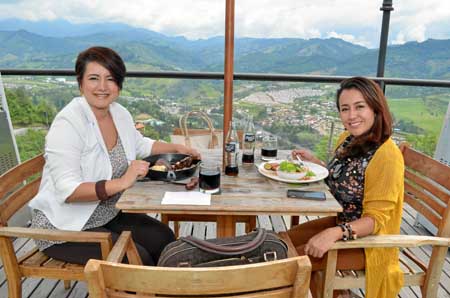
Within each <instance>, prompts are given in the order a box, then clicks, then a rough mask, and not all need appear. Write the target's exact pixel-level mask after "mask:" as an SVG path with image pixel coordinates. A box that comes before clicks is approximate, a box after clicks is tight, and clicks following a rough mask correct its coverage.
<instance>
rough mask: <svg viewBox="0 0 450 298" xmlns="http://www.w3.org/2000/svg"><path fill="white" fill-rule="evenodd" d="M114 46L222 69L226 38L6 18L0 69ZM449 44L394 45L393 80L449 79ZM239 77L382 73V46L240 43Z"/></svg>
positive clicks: (129, 53) (57, 65) (139, 64)
mask: <svg viewBox="0 0 450 298" xmlns="http://www.w3.org/2000/svg"><path fill="white" fill-rule="evenodd" d="M93 45H104V46H108V47H112V48H114V49H115V50H116V51H117V52H119V53H120V55H121V56H122V58H123V59H124V60H125V61H126V63H127V68H128V69H129V70H166V71H219V72H221V71H223V63H224V62H223V60H224V58H223V57H224V38H223V37H212V38H208V39H199V40H188V39H186V38H184V37H180V36H167V35H164V34H161V33H158V32H154V31H150V30H146V29H140V28H133V27H130V26H128V25H124V24H118V23H104V24H95V25H75V24H71V23H68V22H66V21H61V20H59V21H52V22H37V23H36V22H27V21H19V20H3V21H0V68H4V69H6V68H25V69H30V68H37V69H43V68H46V69H72V68H73V65H74V61H75V59H76V55H77V53H79V52H80V51H82V50H83V49H85V48H87V47H89V46H93ZM448 49H450V40H431V39H430V40H426V41H424V42H422V43H418V42H408V43H405V44H403V45H395V46H389V47H388V51H387V59H386V72H385V75H386V76H388V77H403V78H422V79H443V80H450V51H449V50H448ZM234 58H235V66H234V68H235V72H251V73H285V74H326V75H367V76H375V74H376V65H377V59H378V50H377V49H368V48H365V47H362V46H359V45H355V44H352V43H349V42H346V41H344V40H341V39H336V38H329V39H308V40H306V39H300V38H236V39H235V51H234Z"/></svg>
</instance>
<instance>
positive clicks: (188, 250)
mask: <svg viewBox="0 0 450 298" xmlns="http://www.w3.org/2000/svg"><path fill="white" fill-rule="evenodd" d="M287 251H288V248H287V245H286V243H284V241H283V240H281V239H280V238H279V237H278V235H277V234H276V233H274V232H272V231H267V230H265V229H256V230H254V231H252V232H250V233H248V234H246V235H242V236H236V237H229V238H217V239H209V240H200V239H198V238H194V237H192V236H188V237H180V238H179V239H178V240H176V241H174V242H172V243H170V244H168V245H167V246H166V247H165V248H164V250H163V251H162V253H161V256H160V258H159V261H158V266H164V267H213V266H232V265H243V264H251V263H259V262H267V261H274V260H280V259H285V258H287Z"/></svg>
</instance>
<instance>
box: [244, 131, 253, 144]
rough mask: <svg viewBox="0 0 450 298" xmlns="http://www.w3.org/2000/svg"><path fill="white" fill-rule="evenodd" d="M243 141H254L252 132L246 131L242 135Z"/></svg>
mask: <svg viewBox="0 0 450 298" xmlns="http://www.w3.org/2000/svg"><path fill="white" fill-rule="evenodd" d="M244 141H245V142H249V143H251V142H254V141H255V135H254V134H252V133H246V134H245V136H244Z"/></svg>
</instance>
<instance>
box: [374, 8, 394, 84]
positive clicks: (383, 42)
mask: <svg viewBox="0 0 450 298" xmlns="http://www.w3.org/2000/svg"><path fill="white" fill-rule="evenodd" d="M380 10H381V11H383V23H382V24H381V35H380V47H379V51H378V66H377V77H384V66H385V64H386V50H387V42H388V35H389V19H390V17H391V11H392V10H394V8H393V7H392V0H383V6H382V7H381V8H380ZM380 86H381V89H383V92H385V91H386V90H385V83H384V81H380Z"/></svg>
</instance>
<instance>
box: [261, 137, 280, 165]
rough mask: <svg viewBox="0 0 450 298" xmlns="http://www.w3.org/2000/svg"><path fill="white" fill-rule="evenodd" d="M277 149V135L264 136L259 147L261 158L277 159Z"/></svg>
mask: <svg viewBox="0 0 450 298" xmlns="http://www.w3.org/2000/svg"><path fill="white" fill-rule="evenodd" d="M277 151H278V140H277V136H274V135H266V136H264V138H263V143H262V148H261V159H262V160H266V161H267V160H275V159H277Z"/></svg>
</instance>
